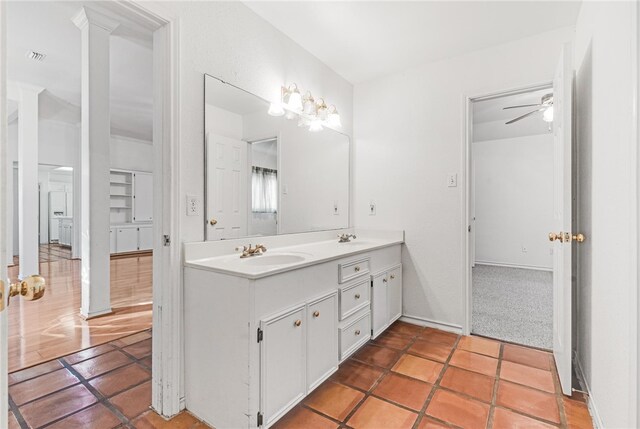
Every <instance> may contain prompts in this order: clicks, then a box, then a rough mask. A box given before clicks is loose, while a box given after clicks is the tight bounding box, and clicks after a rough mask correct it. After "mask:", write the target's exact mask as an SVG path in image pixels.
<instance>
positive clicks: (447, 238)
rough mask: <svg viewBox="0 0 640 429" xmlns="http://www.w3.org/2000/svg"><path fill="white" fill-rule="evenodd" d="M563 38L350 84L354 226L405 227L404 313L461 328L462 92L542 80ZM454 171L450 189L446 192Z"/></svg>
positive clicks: (552, 35)
mask: <svg viewBox="0 0 640 429" xmlns="http://www.w3.org/2000/svg"><path fill="white" fill-rule="evenodd" d="M572 37H573V28H567V29H562V30H557V31H553V32H548V33H544V34H540V35H538V36H534V37H530V38H526V39H522V40H518V41H514V42H512V43H508V44H504V45H500V46H496V47H493V48H489V49H485V50H482V51H477V52H473V53H470V54H466V55H463V56H459V57H455V58H450V59H447V60H443V61H438V62H434V63H430V64H426V65H423V66H420V67H417V68H413V69H410V70H407V71H404V72H402V73H396V74H394V75H391V76H388V77H384V78H381V79H377V80H374V81H371V82H366V83H363V84H358V85H356V87H355V90H354V95H355V98H354V100H355V103H354V111H355V130H354V135H355V148H354V151H355V167H354V168H355V205H354V208H353V209H354V212H355V225H356V226H357V227H359V228H379V229H404V230H405V231H406V244H405V247H404V250H403V256H402V259H403V261H402V262H403V269H404V271H403V282H404V292H403V293H404V309H403V310H404V313H405V314H406V315H410V316H414V317H417V318H420V319H424V320H428V321H433V322H441V323H444V324H447V325H450V326H452V327H457V328H460V327H462V325H463V323H464V319H465V295H464V292H465V275H464V273H465V266H464V257H465V249H464V240H465V235H466V234H467V232H466V225H465V224H464V222H465V220H464V217H463V216H464V214H463V202H464V192H463V190H464V186H463V184H464V183H465V177H463V175H462V171H463V170H462V169H463V163H464V155H463V147H464V143H463V141H464V140H463V139H464V135H465V130H464V127H463V121H464V96H465V94H466V95H469V96H478V95H483V94H486V93H490V92H498V91H503V90H507V89H512V88H518V87H525V86H528V85H531V84H534V83H543V82H550V81H551V80H552V78H553V74H554V70H555V66H556V63H557V61H558V58H559V55H560V50H561V46H562V43H563V42H565V41H567V40H571V39H572ZM454 173H457V174H458V186H457V187H447V175H448V174H454ZM371 200H374V201H375V202H376V203H377V209H376V210H377V214H376V215H375V216H369V214H368V204H369V201H371Z"/></svg>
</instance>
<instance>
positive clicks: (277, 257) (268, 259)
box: [243, 253, 307, 266]
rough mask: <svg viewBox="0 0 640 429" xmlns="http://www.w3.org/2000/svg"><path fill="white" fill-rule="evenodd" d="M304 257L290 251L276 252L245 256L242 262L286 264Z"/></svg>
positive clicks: (302, 259) (257, 264)
mask: <svg viewBox="0 0 640 429" xmlns="http://www.w3.org/2000/svg"><path fill="white" fill-rule="evenodd" d="M305 259H307V258H306V257H304V256H302V255H296V254H292V253H277V254H272V255H269V254H265V255H260V256H251V257H249V258H245V259H244V261H243V263H245V264H247V265H256V266H261V265H286V264H294V263H296V262H302V261H304V260H305Z"/></svg>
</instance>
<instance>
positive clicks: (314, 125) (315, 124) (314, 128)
mask: <svg viewBox="0 0 640 429" xmlns="http://www.w3.org/2000/svg"><path fill="white" fill-rule="evenodd" d="M309 131H311V132H312V133H317V132H318V131H322V121H321V120H319V119H316V120H314V121H312V122H311V125H309Z"/></svg>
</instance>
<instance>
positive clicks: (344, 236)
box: [338, 234, 356, 243]
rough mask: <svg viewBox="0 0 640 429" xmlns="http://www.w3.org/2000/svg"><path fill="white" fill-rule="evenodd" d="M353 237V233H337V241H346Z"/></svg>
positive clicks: (354, 236)
mask: <svg viewBox="0 0 640 429" xmlns="http://www.w3.org/2000/svg"><path fill="white" fill-rule="evenodd" d="M352 238H353V239H355V238H356V235H355V234H338V243H348V242H350V241H351V239H352Z"/></svg>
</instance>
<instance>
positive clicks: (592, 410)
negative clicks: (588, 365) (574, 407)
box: [573, 356, 604, 429]
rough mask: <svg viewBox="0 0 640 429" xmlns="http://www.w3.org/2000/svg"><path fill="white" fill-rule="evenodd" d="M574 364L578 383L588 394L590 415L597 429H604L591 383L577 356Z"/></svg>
mask: <svg viewBox="0 0 640 429" xmlns="http://www.w3.org/2000/svg"><path fill="white" fill-rule="evenodd" d="M573 364H574V365H575V367H576V375H577V376H578V381H579V382H580V385H582V387H583V389H585V391H586V392H587V399H588V403H587V405H588V407H589V413H590V414H591V419H592V420H593V424H594V425H595V429H600V428H604V424H602V419H601V418H600V413H599V412H598V407H596V402H595V400H594V399H593V395H592V394H591V389H590V388H589V383H587V379H586V378H585V376H584V371H582V365H581V364H580V359H578V357H577V356H576V357H575V358H574V360H573Z"/></svg>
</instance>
